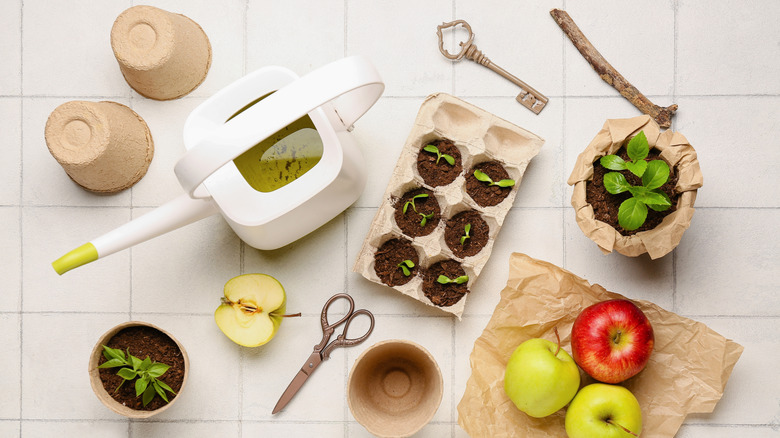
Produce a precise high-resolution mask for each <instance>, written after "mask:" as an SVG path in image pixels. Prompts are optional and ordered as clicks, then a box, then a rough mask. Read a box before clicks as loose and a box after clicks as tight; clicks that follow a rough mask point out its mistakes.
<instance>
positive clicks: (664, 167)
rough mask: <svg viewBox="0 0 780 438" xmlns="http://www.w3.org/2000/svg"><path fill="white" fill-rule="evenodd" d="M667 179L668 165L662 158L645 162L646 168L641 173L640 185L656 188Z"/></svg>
mask: <svg viewBox="0 0 780 438" xmlns="http://www.w3.org/2000/svg"><path fill="white" fill-rule="evenodd" d="M668 180H669V165H668V164H666V161H663V160H653V161H651V162H649V163H647V170H645V173H644V174H643V175H642V185H643V186H645V187H647V188H648V189H657V188H658V187H661V186H662V185H664V184H666V181H668Z"/></svg>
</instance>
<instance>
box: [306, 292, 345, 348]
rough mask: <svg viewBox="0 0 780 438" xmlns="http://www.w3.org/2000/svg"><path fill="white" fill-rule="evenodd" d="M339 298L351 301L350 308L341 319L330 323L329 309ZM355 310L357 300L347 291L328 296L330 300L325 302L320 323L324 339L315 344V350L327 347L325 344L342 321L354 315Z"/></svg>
mask: <svg viewBox="0 0 780 438" xmlns="http://www.w3.org/2000/svg"><path fill="white" fill-rule="evenodd" d="M339 299H345V300H347V301H348V302H349V310H347V313H346V314H344V316H343V317H342V318H341V319H339V320H338V321H336V322H335V323H333V324H330V323H329V322H328V309H330V305H331V304H333V303H335V302H336V301H338V300H339ZM354 310H355V300H353V299H352V297H351V296H349V295H347V294H345V293H339V294H336V295H333V296H332V297H330V298H328V301H327V302H326V303H325V306H324V307H323V308H322V314H321V315H320V323H321V324H322V340H321V341H320V343H319V344H317V345H315V346H314V351H322V349H323V348H325V345H326V344H327V343H328V341H329V340H330V337H331V336H332V335H333V332H334V331H335V329H336V327H338V326H339V325H340V324H341V323H343V322H344V321H346V320H347V319H349V317H350V316H351V315H352V312H353V311H354Z"/></svg>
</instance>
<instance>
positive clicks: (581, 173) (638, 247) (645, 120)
mask: <svg viewBox="0 0 780 438" xmlns="http://www.w3.org/2000/svg"><path fill="white" fill-rule="evenodd" d="M640 131H643V132H644V133H645V136H646V137H647V142H648V145H649V147H650V149H651V150H652V149H657V150H658V151H660V158H661V159H663V160H664V161H666V163H667V164H668V165H669V167H670V168H672V167H673V168H674V169H675V171H676V172H677V183H676V185H675V187H674V191H675V193H676V194H679V199H678V200H677V204H676V206H675V207H676V210H675V211H673V212H672V213H670V214H669V215H667V216H666V217H664V218H663V221H662V222H661V223H660V224H659V225H657V226H655V227H654V228H652V229H650V230H647V231H640V232H638V233H636V234H633V235H628V236H624V235H622V234H621V233H620V232H619V231H618V230H617V229H615V227H613V226H611V225H609V224H607V223H605V222H602V221H600V220H597V219H596V215H595V212H594V209H593V206H592V205H591V204H590V203H588V201H587V184H588V183H589V182H590V181H592V180H593V173H594V170H593V164H594V163H595V162H596V161H597V160H599V159H600V158H601V157H603V156H605V155H609V154H614V153H615V152H616V151H617V150H619V149H620V148H621V147H622V146H623V145H624V144H625V143H626V142H627V141H628V140H629V139H630V138H631V137H633V136H634V135H636V134H638V133H639V132H640ZM568 183H569V185H572V186H574V190H573V192H572V197H571V204H572V206H573V207H574V210H575V212H576V214H577V217H576V219H577V225H579V227H580V229H581V230H582V232H583V233H584V234H585V235H586V236H587V237H588V238H589V239H591V240H593V242H595V243H596V244H597V245H598V246H599V248H600V249H601V251H602V252H603V253H605V254H606V253H610V252H612V251H617V252H619V253H620V254H623V255H625V256H629V257H636V256H639V255H642V254H645V253H647V254H648V255H649V256H650V258H651V259H657V258H660V257H663V256H665V255H666V254H669V253H670V252H672V251H673V250H674V248H676V247H677V245H679V243H680V241H681V240H682V235H683V232H685V230H687V229H688V227H690V225H691V220H692V218H693V212H694V208H693V204H694V202H695V201H696V193H697V190H698V189H699V188H700V187H701V186H702V184H703V177H702V173H701V168H700V167H699V160H698V158H697V156H696V151H695V150H694V148H693V146H691V144H690V143H689V142H688V140H687V139H686V138H685V136H683V135H682V134H681V133H679V132H673V131H670V130H667V131H663V132H661V130H660V128H659V126H658V124H657V123H656V122H655V121H654V120H653V119H651V118H650V116H639V117H633V118H630V119H610V120H607V121H606V122H605V123H604V126H603V127H602V128H601V131H599V133H598V134H597V135H596V137H595V138H594V139H593V140H592V141H591V142H590V144H589V145H588V146H587V148H585V150H584V151H583V152H582V153H581V154H580V155H579V156H578V157H577V161H576V163H575V164H574V170H573V171H572V173H571V176H570V177H569V180H568Z"/></svg>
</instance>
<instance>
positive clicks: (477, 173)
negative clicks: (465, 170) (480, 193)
mask: <svg viewBox="0 0 780 438" xmlns="http://www.w3.org/2000/svg"><path fill="white" fill-rule="evenodd" d="M474 178H476V179H477V181H482V182H486V183H492V182H493V180H492V179H490V177H489V176H487V174H486V173H485V172H483V171H481V170H479V169H475V170H474Z"/></svg>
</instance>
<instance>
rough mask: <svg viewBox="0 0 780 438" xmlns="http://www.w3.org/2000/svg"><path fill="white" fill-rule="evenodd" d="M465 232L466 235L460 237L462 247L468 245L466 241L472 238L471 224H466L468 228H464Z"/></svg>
mask: <svg viewBox="0 0 780 438" xmlns="http://www.w3.org/2000/svg"><path fill="white" fill-rule="evenodd" d="M463 231H464V232H465V234H464V235H462V236H460V245H461V246H463V244H464V243H466V239H469V238H471V236H470V235H469V232H471V224H466V226H465V227H463Z"/></svg>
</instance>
